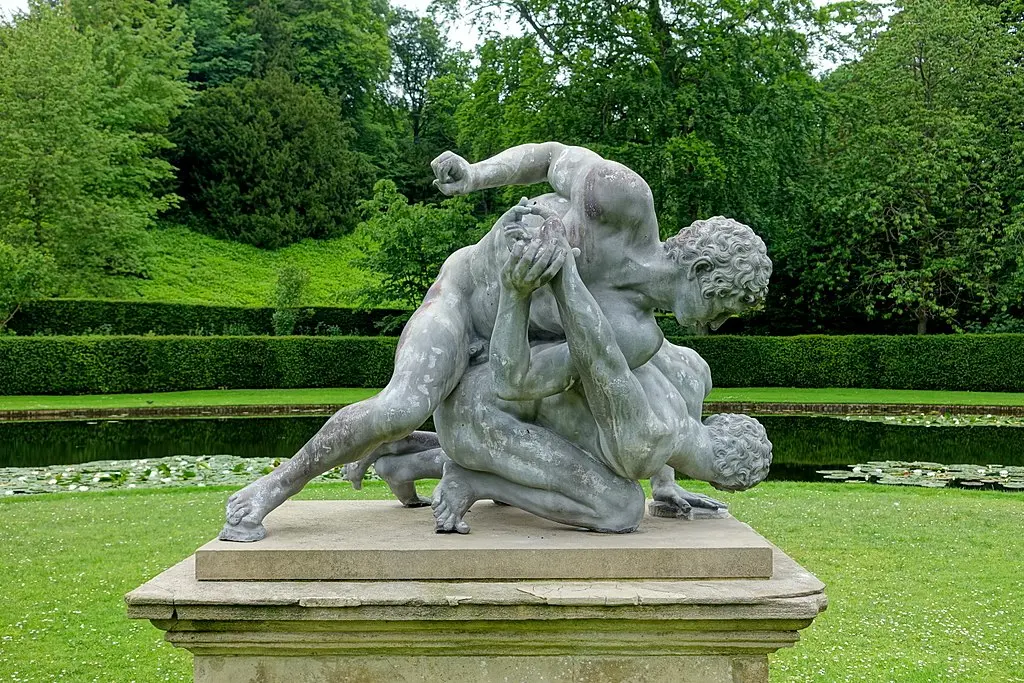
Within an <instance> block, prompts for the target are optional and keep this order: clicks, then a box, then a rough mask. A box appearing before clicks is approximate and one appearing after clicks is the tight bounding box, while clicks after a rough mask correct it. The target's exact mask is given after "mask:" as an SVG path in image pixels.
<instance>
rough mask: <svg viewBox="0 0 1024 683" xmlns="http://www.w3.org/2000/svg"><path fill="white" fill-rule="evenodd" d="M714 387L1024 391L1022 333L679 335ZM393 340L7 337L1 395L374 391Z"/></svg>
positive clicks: (0, 360)
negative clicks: (700, 360)
mask: <svg viewBox="0 0 1024 683" xmlns="http://www.w3.org/2000/svg"><path fill="white" fill-rule="evenodd" d="M675 341H676V342H678V343H682V344H685V345H687V346H691V347H692V348H694V349H696V350H697V351H698V352H699V353H700V354H701V355H702V356H703V357H704V358H705V359H706V360H707V361H708V363H709V364H710V366H711V372H712V376H713V377H714V381H715V385H716V386H720V387H736V386H759V387H772V386H776V387H778V386H781V387H864V388H877V389H937V390H963V391H1013V392H1018V391H1024V363H1022V362H1021V359H1022V358H1024V335H1020V334H993V335H941V336H938V335H937V336H926V337H916V336H897V337H878V336H844V337H827V336H804V337H734V336H709V337H686V338H681V339H676V340H675ZM395 344H396V340H395V339H394V338H393V337H6V338H0V394H76V393H121V392H149V391H174V390H185V389H215V388H229V389H249V388H273V387H278V388H296V387H332V386H337V387H381V386H384V384H385V383H387V381H388V378H389V376H390V374H391V368H392V363H393V357H394V352H395Z"/></svg>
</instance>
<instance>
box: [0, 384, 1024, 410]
mask: <svg viewBox="0 0 1024 683" xmlns="http://www.w3.org/2000/svg"><path fill="white" fill-rule="evenodd" d="M378 391H380V389H215V390H211V391H169V392H165V393H159V394H104V395H91V396H0V410H46V409H60V408H65V409H72V408H139V407H146V406H154V407H162V406H167V407H180V406H244V405H292V404H317V403H321V404H331V405H338V404H344V403H354V402H355V401H361V400H362V399H364V398H368V397H370V396H373V395H374V394H376V393H377V392H378ZM708 400H709V401H739V402H747V401H749V402H758V403H923V404H931V405H990V406H1019V405H1024V393H1020V394H1011V393H997V392H977V391H894V390H888V389H787V388H780V387H753V388H740V389H715V390H713V391H712V392H711V396H710V398H709V399H708Z"/></svg>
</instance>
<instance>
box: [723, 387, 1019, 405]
mask: <svg viewBox="0 0 1024 683" xmlns="http://www.w3.org/2000/svg"><path fill="white" fill-rule="evenodd" d="M708 400H709V401H751V402H756V403H923V404H927V405H951V406H958V405H959V406H1020V405H1024V393H1006V392H996V391H918V390H914V389H907V390H899V389H794V388H787V387H744V388H737V389H728V388H726V389H713V390H712V391H711V396H710V397H708Z"/></svg>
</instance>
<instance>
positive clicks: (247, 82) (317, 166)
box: [175, 71, 372, 248]
mask: <svg viewBox="0 0 1024 683" xmlns="http://www.w3.org/2000/svg"><path fill="white" fill-rule="evenodd" d="M353 138H354V132H353V131H352V128H351V127H350V126H349V125H348V123H346V121H345V119H344V118H343V116H342V112H341V110H340V108H339V106H338V103H337V102H336V101H334V100H332V99H330V98H329V97H327V96H326V95H324V94H323V93H322V92H321V91H320V90H318V89H316V88H313V87H309V86H307V85H303V84H301V83H295V82H293V81H292V79H291V78H290V77H289V76H288V75H287V74H285V73H283V72H281V71H272V72H271V73H269V74H268V75H267V76H266V77H265V78H263V79H257V80H251V79H246V78H240V79H238V80H236V81H233V82H232V83H229V84H227V85H222V86H219V87H216V88H211V89H209V90H206V91H204V92H203V93H202V94H201V95H200V96H199V97H198V98H197V99H196V103H195V105H194V106H193V107H192V108H191V109H189V110H187V111H186V112H185V113H184V114H182V116H181V117H180V118H179V119H178V124H177V128H176V131H175V141H176V143H177V146H178V151H177V157H176V163H177V165H178V168H180V169H181V173H180V177H181V179H182V185H181V193H182V195H183V196H184V197H185V199H186V200H187V201H188V205H189V208H190V209H191V211H192V212H193V213H194V214H195V216H196V217H197V218H198V220H197V221H196V222H195V225H194V227H195V228H196V229H198V230H201V231H203V232H208V233H209V234H211V235H213V236H214V237H221V238H225V239H231V240H236V241H239V242H246V243H248V244H254V245H256V246H258V247H268V248H277V247H282V246H284V245H286V244H291V243H292V242H297V241H299V240H301V239H303V238H306V237H314V238H322V237H328V236H330V235H334V234H339V233H343V232H347V231H349V230H350V229H351V228H352V227H353V226H354V225H355V223H356V220H355V217H356V216H355V208H356V201H357V200H358V198H359V197H361V196H362V195H363V194H365V193H366V192H367V191H368V190H369V189H370V188H369V181H368V180H367V179H368V178H370V177H371V175H372V174H371V172H370V168H369V164H368V162H367V161H366V159H365V158H364V157H363V156H362V155H360V154H359V153H358V152H355V151H354V150H353V148H352V146H353Z"/></svg>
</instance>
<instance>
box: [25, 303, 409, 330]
mask: <svg viewBox="0 0 1024 683" xmlns="http://www.w3.org/2000/svg"><path fill="white" fill-rule="evenodd" d="M273 314H274V309H273V308H269V307H266V308H265V307H257V306H214V305H208V304H184V303H163V302H156V301H111V300H98V299H44V300H39V301H31V302H29V303H26V304H24V305H23V306H22V307H21V310H20V311H19V312H18V314H17V315H15V316H14V318H13V319H12V320H11V322H10V325H9V327H10V329H11V330H13V331H14V332H16V333H17V334H19V335H21V336H28V335H33V334H50V335H76V334H151V333H152V334H160V335H181V334H188V335H219V334H231V335H253V334H256V335H260V334H273V333H274V324H273ZM402 314H408V311H401V310H397V309H370V310H362V309H356V308H348V307H303V308H302V309H301V311H300V312H299V315H298V316H297V322H296V325H295V332H296V333H297V334H302V335H309V334H333V335H334V336H337V335H356V336H367V337H371V336H376V335H379V334H382V332H381V327H382V325H383V324H384V321H385V320H388V319H391V318H393V317H394V316H398V315H402Z"/></svg>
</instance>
